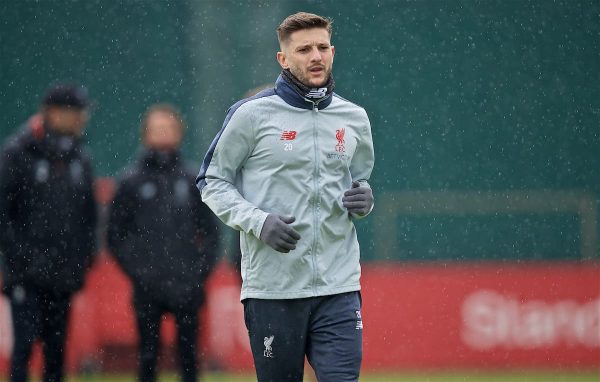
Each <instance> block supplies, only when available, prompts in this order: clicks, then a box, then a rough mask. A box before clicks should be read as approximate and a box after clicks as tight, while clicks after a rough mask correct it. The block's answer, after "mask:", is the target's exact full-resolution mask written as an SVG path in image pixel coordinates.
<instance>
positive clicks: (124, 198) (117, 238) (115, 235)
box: [106, 181, 136, 274]
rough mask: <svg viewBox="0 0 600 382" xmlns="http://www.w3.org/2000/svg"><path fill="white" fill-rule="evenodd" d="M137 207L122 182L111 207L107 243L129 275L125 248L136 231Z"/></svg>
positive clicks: (118, 186)
mask: <svg viewBox="0 0 600 382" xmlns="http://www.w3.org/2000/svg"><path fill="white" fill-rule="evenodd" d="M135 205H136V202H135V198H134V197H133V195H130V192H128V191H127V187H126V184H125V183H124V182H122V181H120V182H119V183H118V185H117V190H116V193H115V197H114V199H113V201H112V203H111V206H110V212H109V218H108V227H107V230H106V242H107V246H108V249H109V250H110V252H111V253H112V254H113V256H114V258H115V259H116V260H117V262H118V263H119V264H120V265H121V267H122V268H123V270H124V271H125V273H127V274H130V272H129V271H130V270H129V269H128V266H127V259H125V258H124V256H125V252H126V251H125V246H126V245H127V244H126V241H127V237H128V233H129V232H131V231H132V230H133V229H134V227H133V221H134V219H133V216H134V213H135V212H134V211H135V207H136V206H135Z"/></svg>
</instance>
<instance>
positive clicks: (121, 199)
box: [108, 150, 218, 308]
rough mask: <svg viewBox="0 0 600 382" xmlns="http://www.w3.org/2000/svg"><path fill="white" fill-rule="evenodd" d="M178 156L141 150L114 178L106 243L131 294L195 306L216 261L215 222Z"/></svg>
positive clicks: (173, 153) (199, 299)
mask: <svg viewBox="0 0 600 382" xmlns="http://www.w3.org/2000/svg"><path fill="white" fill-rule="evenodd" d="M194 177H195V174H194V172H192V171H190V170H188V168H187V167H186V166H185V164H184V163H183V161H182V160H181V158H180V155H179V153H178V152H160V151H156V150H143V151H142V152H141V155H140V157H139V159H138V161H137V163H136V164H135V165H133V166H131V167H130V168H128V169H126V170H125V171H124V173H123V174H122V175H121V177H120V178H119V180H118V185H117V191H116V195H115V198H114V200H113V203H112V208H111V211H110V220H109V224H108V245H109V248H110V249H111V251H112V253H113V254H114V255H115V257H116V259H117V261H118V263H119V264H120V265H121V267H122V268H123V270H124V271H125V273H126V274H127V275H128V276H129V277H130V279H131V281H132V282H133V285H134V288H135V291H136V293H138V294H144V295H145V296H150V297H152V298H155V299H158V300H159V301H162V302H164V303H166V304H174V306H173V308H176V307H177V306H178V305H181V304H194V305H199V304H200V303H201V302H202V297H203V286H204V281H205V280H206V278H207V277H208V275H209V274H210V271H211V270H212V269H213V266H214V264H215V262H216V255H217V253H216V246H217V242H218V236H217V234H218V232H217V219H216V218H215V217H214V215H213V214H212V212H211V211H210V209H209V208H208V207H206V206H205V205H204V203H202V200H201V199H200V195H198V192H197V190H196V189H195V187H194Z"/></svg>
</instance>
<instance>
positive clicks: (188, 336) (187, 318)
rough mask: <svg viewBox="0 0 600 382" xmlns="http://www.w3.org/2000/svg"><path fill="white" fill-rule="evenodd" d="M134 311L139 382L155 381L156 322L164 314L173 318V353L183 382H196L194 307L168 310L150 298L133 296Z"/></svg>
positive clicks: (196, 328) (136, 293)
mask: <svg viewBox="0 0 600 382" xmlns="http://www.w3.org/2000/svg"><path fill="white" fill-rule="evenodd" d="M134 293H135V296H134V308H135V312H136V316H137V326H138V334H139V340H140V342H139V368H138V380H139V381H140V382H154V381H156V362H157V358H158V352H159V346H160V322H161V317H162V315H163V314H165V313H172V314H173V315H174V316H175V322H176V325H177V349H178V353H179V366H180V373H181V380H182V381H183V382H196V378H197V375H198V368H197V366H196V362H197V352H196V341H197V338H198V306H196V305H194V304H191V305H192V306H190V305H188V306H179V307H176V308H174V307H170V306H167V305H166V304H163V303H161V302H160V301H156V299H154V298H153V297H152V296H148V295H145V294H143V293H139V292H134Z"/></svg>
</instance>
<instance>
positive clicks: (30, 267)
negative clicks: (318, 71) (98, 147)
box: [0, 116, 96, 294]
mask: <svg viewBox="0 0 600 382" xmlns="http://www.w3.org/2000/svg"><path fill="white" fill-rule="evenodd" d="M92 185H93V174H92V166H91V163H90V159H89V155H88V154H87V153H86V151H85V150H84V149H83V148H82V146H81V145H80V142H79V139H78V138H74V137H69V136H64V135H60V134H57V133H54V132H52V131H51V130H49V129H46V128H45V127H44V124H43V123H42V120H41V117H40V116H35V117H33V118H31V119H30V120H29V122H28V123H27V124H26V126H25V127H24V128H22V129H21V130H20V131H19V132H18V133H16V134H15V135H13V136H12V137H9V138H8V140H7V142H6V144H5V146H4V150H3V152H2V159H1V162H0V250H1V251H2V254H3V259H4V266H3V268H2V269H3V272H2V274H3V290H4V291H5V292H8V291H10V290H11V289H12V288H13V287H14V286H16V285H37V286H38V287H42V288H44V289H45V290H48V291H53V292H55V293H60V294H69V293H72V292H75V291H77V290H78V289H79V288H80V287H81V286H82V284H83V278H84V274H85V270H86V268H87V267H88V266H89V265H90V263H91V259H92V255H93V254H94V252H95V249H96V237H95V236H96V235H95V230H96V205H95V202H94V198H93V193H92Z"/></svg>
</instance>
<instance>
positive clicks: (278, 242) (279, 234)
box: [260, 214, 300, 253]
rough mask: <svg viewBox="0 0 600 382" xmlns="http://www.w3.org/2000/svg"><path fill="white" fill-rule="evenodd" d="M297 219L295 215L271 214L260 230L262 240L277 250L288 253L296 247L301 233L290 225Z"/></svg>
mask: <svg viewBox="0 0 600 382" xmlns="http://www.w3.org/2000/svg"><path fill="white" fill-rule="evenodd" d="M295 221H296V218H295V217H293V216H279V215H273V214H269V216H267V219H266V220H265V223H264V224H263V227H262V230H261V231H260V240H261V241H262V242H263V243H265V244H267V245H268V246H269V247H271V248H273V249H274V250H276V251H277V252H283V253H288V252H289V251H292V250H294V249H296V243H297V242H298V240H300V234H299V233H298V231H296V230H295V229H293V228H292V226H290V224H292V223H293V222H295Z"/></svg>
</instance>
